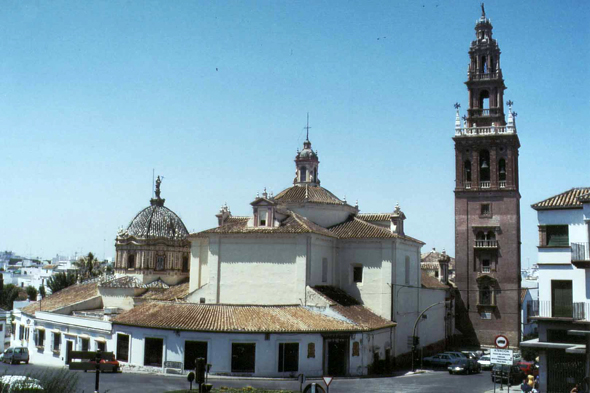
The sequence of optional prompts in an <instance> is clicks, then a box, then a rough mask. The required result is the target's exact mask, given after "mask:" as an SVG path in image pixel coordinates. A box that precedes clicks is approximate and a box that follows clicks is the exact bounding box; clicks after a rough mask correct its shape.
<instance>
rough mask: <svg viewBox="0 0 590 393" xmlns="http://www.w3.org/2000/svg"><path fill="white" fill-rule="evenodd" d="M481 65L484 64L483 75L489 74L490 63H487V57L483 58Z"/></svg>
mask: <svg viewBox="0 0 590 393" xmlns="http://www.w3.org/2000/svg"><path fill="white" fill-rule="evenodd" d="M481 64H482V68H483V73H484V74H487V73H488V62H487V59H486V57H485V56H482V58H481Z"/></svg>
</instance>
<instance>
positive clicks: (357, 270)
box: [352, 265, 363, 283]
mask: <svg viewBox="0 0 590 393" xmlns="http://www.w3.org/2000/svg"><path fill="white" fill-rule="evenodd" d="M352 282H356V283H362V282H363V265H357V266H353V267H352Z"/></svg>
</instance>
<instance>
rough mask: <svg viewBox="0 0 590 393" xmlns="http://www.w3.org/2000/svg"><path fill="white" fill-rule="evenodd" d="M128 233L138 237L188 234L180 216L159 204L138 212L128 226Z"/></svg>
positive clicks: (149, 237) (148, 237) (178, 237)
mask: <svg viewBox="0 0 590 393" xmlns="http://www.w3.org/2000/svg"><path fill="white" fill-rule="evenodd" d="M127 233H128V234H129V235H130V236H133V237H135V238H137V239H153V238H168V239H184V238H185V237H186V236H187V235H188V231H187V229H186V227H185V226H184V223H183V222H182V220H181V219H180V217H178V216H177V215H176V214H175V213H174V212H173V211H172V210H170V209H168V208H167V207H165V206H161V205H159V204H152V205H151V206H148V207H146V208H145V209H143V210H142V211H140V212H139V213H137V215H136V216H135V218H134V219H133V220H131V223H130V224H129V227H127Z"/></svg>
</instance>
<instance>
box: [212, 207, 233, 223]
mask: <svg viewBox="0 0 590 393" xmlns="http://www.w3.org/2000/svg"><path fill="white" fill-rule="evenodd" d="M215 217H217V225H218V226H223V224H225V221H226V220H227V219H228V218H230V217H231V211H230V210H229V207H228V206H227V203H225V204H223V206H221V209H219V213H217V214H216V215H215Z"/></svg>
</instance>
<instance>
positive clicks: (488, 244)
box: [475, 240, 498, 248]
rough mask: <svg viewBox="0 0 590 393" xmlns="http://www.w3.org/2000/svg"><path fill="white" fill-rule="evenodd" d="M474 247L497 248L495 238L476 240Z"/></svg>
mask: <svg viewBox="0 0 590 393" xmlns="http://www.w3.org/2000/svg"><path fill="white" fill-rule="evenodd" d="M475 248H498V241H497V240H476V241H475Z"/></svg>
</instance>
